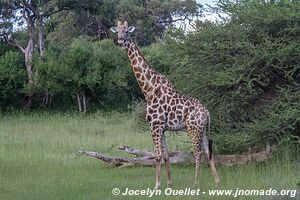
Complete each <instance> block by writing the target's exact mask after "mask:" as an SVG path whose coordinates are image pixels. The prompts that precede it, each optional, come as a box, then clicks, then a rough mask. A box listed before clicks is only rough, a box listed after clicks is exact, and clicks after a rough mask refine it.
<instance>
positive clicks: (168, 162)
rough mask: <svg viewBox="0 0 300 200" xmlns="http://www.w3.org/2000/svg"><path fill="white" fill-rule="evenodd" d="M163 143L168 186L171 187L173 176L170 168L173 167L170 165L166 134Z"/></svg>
mask: <svg viewBox="0 0 300 200" xmlns="http://www.w3.org/2000/svg"><path fill="white" fill-rule="evenodd" d="M162 145H163V155H164V161H165V163H166V171H167V178H168V183H167V186H168V187H169V188H170V187H172V178H171V169H170V168H171V167H170V159H169V152H168V147H167V142H166V138H165V135H164V134H163V140H162Z"/></svg>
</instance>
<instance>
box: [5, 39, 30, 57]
mask: <svg viewBox="0 0 300 200" xmlns="http://www.w3.org/2000/svg"><path fill="white" fill-rule="evenodd" d="M4 40H5V42H6V43H7V44H9V45H12V46H14V47H18V48H19V49H20V50H21V51H22V53H25V49H24V48H23V47H22V46H21V45H20V44H18V43H17V42H16V41H15V40H14V39H13V38H12V37H11V36H9V35H4Z"/></svg>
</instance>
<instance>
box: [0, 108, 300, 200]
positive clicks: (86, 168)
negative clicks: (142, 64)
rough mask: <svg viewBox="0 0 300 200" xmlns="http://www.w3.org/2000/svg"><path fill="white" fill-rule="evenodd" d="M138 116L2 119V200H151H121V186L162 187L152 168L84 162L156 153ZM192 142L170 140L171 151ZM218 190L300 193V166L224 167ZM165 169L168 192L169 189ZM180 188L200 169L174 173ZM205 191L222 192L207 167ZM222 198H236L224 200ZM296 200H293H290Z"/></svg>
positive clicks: (175, 168)
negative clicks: (91, 153) (87, 153)
mask: <svg viewBox="0 0 300 200" xmlns="http://www.w3.org/2000/svg"><path fill="white" fill-rule="evenodd" d="M133 119H134V117H133V116H132V115H130V114H118V113H114V114H107V115H104V114H100V113H96V114H92V115H88V116H81V115H79V114H78V115H75V114H31V115H26V114H16V115H12V116H1V120H0V199H1V200H2V199H3V200H6V199H8V200H10V199H13V200H15V199H22V200H27V199H63V200H66V199H72V200H76V199H80V200H82V199H88V200H92V199H95V200H96V199H97V200H100V199H144V198H145V197H142V196H134V197H132V196H131V197H130V196H113V195H112V193H111V190H112V189H113V188H115V187H117V188H120V189H121V191H124V190H125V188H127V187H128V188H130V189H147V188H151V189H152V188H153V187H154V176H155V169H154V168H152V167H131V168H122V169H117V168H111V167H109V166H107V165H106V164H105V163H103V162H101V161H99V160H96V159H93V158H88V157H84V156H78V155H77V152H78V150H80V149H86V150H96V151H100V152H103V153H106V154H109V155H113V156H128V155H127V154H126V153H124V152H121V151H118V150H117V148H116V147H118V146H120V145H123V144H125V145H129V146H132V147H136V148H140V149H148V150H151V149H152V148H153V146H152V139H151V136H150V133H149V132H141V131H139V130H138V129H136V128H135V122H134V120H133ZM186 138H187V137H186V136H176V137H168V144H169V148H170V150H172V149H174V148H175V147H176V145H179V148H184V147H185V146H186V144H183V143H182V142H180V140H182V139H184V140H185V139H186ZM218 171H219V174H220V177H221V185H220V187H219V188H218V189H233V190H234V189H236V188H240V189H269V188H273V189H278V190H279V189H295V188H297V187H299V186H297V182H299V164H296V162H295V161H285V162H283V161H280V160H278V159H274V160H273V161H269V162H267V163H262V164H251V165H250V164H249V165H244V166H234V167H224V166H219V167H218ZM164 172H165V170H163V176H162V189H165V187H166V178H165V173H164ZM172 175H173V180H174V188H175V189H184V188H189V187H192V183H193V175H194V167H193V166H191V165H188V166H172ZM199 187H200V189H201V190H202V191H207V190H208V189H214V188H216V187H215V186H214V184H213V179H212V176H211V173H210V169H209V168H208V167H206V166H204V167H202V171H201V178H200V186H199ZM200 198H201V199H219V198H220V197H209V196H208V195H201V196H200V197H193V196H175V197H174V196H173V197H171V196H164V195H163V196H156V197H152V199H200ZM282 198H283V197H280V198H279V197H276V198H275V197H246V196H243V197H238V198H235V199H282ZM221 199H232V197H222V198H221ZM286 199H288V198H286Z"/></svg>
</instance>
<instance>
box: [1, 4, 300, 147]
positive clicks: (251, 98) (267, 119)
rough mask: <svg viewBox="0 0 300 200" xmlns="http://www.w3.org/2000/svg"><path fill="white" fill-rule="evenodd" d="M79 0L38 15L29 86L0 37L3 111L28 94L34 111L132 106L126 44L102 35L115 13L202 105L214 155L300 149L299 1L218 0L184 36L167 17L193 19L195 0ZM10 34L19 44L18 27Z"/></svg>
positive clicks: (134, 93) (134, 92) (134, 95)
mask: <svg viewBox="0 0 300 200" xmlns="http://www.w3.org/2000/svg"><path fill="white" fill-rule="evenodd" d="M54 2H55V3H57V2H56V1H54ZM58 2H59V1H58ZM63 2H65V3H67V2H68V1H61V3H63ZM95 2H96V1H95ZM95 2H94V3H95ZM137 2H138V3H137ZM154 2H155V1H154ZM184 2H185V3H184ZM77 3H78V6H75V5H77V4H74V8H73V7H72V8H71V7H64V6H66V5H67V4H66V5H64V6H62V5H56V6H54V8H57V7H58V8H67V9H66V10H62V11H61V12H59V14H58V15H54V16H52V17H49V18H48V20H46V21H45V29H46V31H45V33H46V35H47V37H46V50H45V53H44V55H43V56H41V55H40V52H39V51H38V50H37V49H36V48H37V47H35V49H34V56H33V57H34V59H33V61H32V65H33V72H34V73H33V80H34V85H33V86H32V87H30V88H28V85H27V84H26V82H27V79H28V78H27V77H26V70H25V68H24V65H25V62H24V59H23V57H22V54H21V53H19V52H18V51H17V50H16V49H14V48H13V46H9V45H7V44H6V41H1V42H0V46H1V48H0V83H1V84H0V107H1V109H3V110H12V109H16V108H17V109H19V108H22V107H23V105H24V101H23V100H24V96H26V95H25V94H28V93H32V94H34V95H33V96H34V103H33V107H34V108H43V107H45V108H47V109H58V110H62V109H63V110H70V109H72V110H73V109H75V108H76V109H78V110H80V111H82V112H86V111H88V110H98V109H110V110H111V109H122V110H126V109H127V108H128V105H129V108H132V106H130V105H134V104H135V103H136V102H137V101H139V100H140V99H143V95H142V94H141V92H140V90H139V88H138V86H137V84H136V81H135V78H134V76H133V73H132V72H131V69H130V65H129V61H128V59H127V56H126V54H125V53H124V50H122V49H121V48H120V47H118V46H116V45H115V44H114V43H113V41H112V40H110V39H106V38H108V37H109V33H108V32H107V30H108V27H109V26H112V25H114V23H115V20H116V19H117V18H118V17H122V18H126V19H129V22H130V24H133V25H136V26H137V33H136V34H135V35H134V36H133V37H134V38H135V40H136V41H137V42H138V43H139V44H140V45H148V44H150V43H152V45H150V46H146V47H143V48H142V51H143V52H144V53H145V57H146V59H148V60H149V62H150V63H151V64H152V65H153V66H154V68H156V69H157V70H158V71H160V72H162V73H164V74H166V75H167V76H168V77H169V79H170V80H171V82H172V83H174V85H175V86H176V88H177V89H178V90H179V91H180V92H181V93H183V94H185V95H189V96H192V97H196V98H198V99H199V100H200V101H201V102H203V104H204V105H205V106H206V107H207V108H208V109H209V110H210V112H211V116H212V132H213V133H214V134H213V135H212V137H214V139H215V141H216V143H217V145H216V147H217V149H216V150H217V151H219V152H220V153H221V152H226V153H232V152H238V151H245V150H247V149H249V148H261V147H264V146H265V145H266V144H273V143H280V142H284V141H285V142H286V141H287V142H289V143H297V144H298V145H299V141H300V140H299V135H300V57H299V55H300V12H299V11H300V3H299V2H298V1H271V2H265V1H256V0H251V1H246V0H240V1H237V2H234V3H233V2H232V1H227V0H221V1H219V3H218V6H217V9H218V12H221V13H223V14H222V15H221V16H223V17H224V16H225V17H224V19H223V20H222V21H219V22H208V21H204V22H203V21H197V22H196V23H194V29H195V30H194V31H192V32H185V31H180V30H178V29H175V28H174V21H176V19H178V18H179V17H180V16H181V17H184V16H187V17H190V16H193V15H198V14H196V13H198V12H200V11H199V10H198V9H197V6H198V5H197V4H196V2H195V1H164V3H163V4H162V6H158V5H156V4H155V3H153V2H152V3H150V2H148V1H147V3H145V2H144V1H103V2H102V3H101V4H99V7H98V9H93V8H95V6H94V4H93V3H92V1H91V5H90V6H87V7H86V6H83V5H81V4H80V3H79V2H77ZM53 5H55V4H53ZM97 5H98V4H97ZM134 5H135V6H134ZM113 8H114V9H113ZM129 8H132V10H134V12H128V10H129ZM111 10H114V11H115V12H109V11H111ZM145 11H147V12H146V15H143V13H145ZM181 11H182V12H181ZM117 13H118V14H117ZM4 14H5V13H4ZM4 14H3V13H2V15H4ZM119 15H121V16H119ZM62 19H64V20H62ZM108 19H112V20H108ZM0 22H1V21H0ZM87 22H89V23H87ZM100 22H101V23H100ZM97 24H98V26H97V27H98V28H99V31H100V32H97V30H98V29H97V27H96V28H95V26H96V25H97ZM6 25H7V24H6ZM87 25H90V26H87ZM0 28H1V27H0ZM167 28H170V29H169V31H168V32H166V30H167ZM100 29H101V30H100ZM101 31H102V32H101ZM96 32H97V34H95V33H96ZM163 35H164V37H163V38H162V39H158V38H160V37H162V36H163ZM14 36H16V37H17V36H18V40H19V41H21V43H22V38H23V37H24V31H22V30H21V31H17V32H16V33H14ZM24 41H26V40H23V43H24ZM36 46H37V45H36ZM29 90H30V91H29Z"/></svg>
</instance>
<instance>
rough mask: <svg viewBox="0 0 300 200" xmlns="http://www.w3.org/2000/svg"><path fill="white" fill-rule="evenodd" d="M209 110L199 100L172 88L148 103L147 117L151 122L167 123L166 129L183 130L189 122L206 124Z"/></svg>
mask: <svg viewBox="0 0 300 200" xmlns="http://www.w3.org/2000/svg"><path fill="white" fill-rule="evenodd" d="M207 114H209V113H208V110H207V109H206V108H205V107H204V106H203V105H202V104H201V103H200V102H199V101H198V100H197V99H194V98H191V97H187V96H184V95H181V94H179V93H178V92H176V91H174V90H172V91H170V92H164V93H162V94H161V95H160V96H158V97H155V98H154V99H153V100H152V101H149V102H148V103H147V115H146V118H147V120H148V121H149V122H150V124H152V125H153V124H155V123H158V124H165V129H166V130H181V129H184V128H186V125H187V120H189V122H188V123H192V124H194V125H198V126H204V124H206V119H207Z"/></svg>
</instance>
